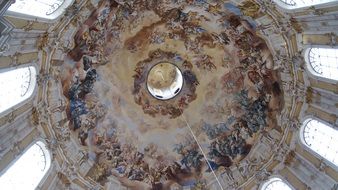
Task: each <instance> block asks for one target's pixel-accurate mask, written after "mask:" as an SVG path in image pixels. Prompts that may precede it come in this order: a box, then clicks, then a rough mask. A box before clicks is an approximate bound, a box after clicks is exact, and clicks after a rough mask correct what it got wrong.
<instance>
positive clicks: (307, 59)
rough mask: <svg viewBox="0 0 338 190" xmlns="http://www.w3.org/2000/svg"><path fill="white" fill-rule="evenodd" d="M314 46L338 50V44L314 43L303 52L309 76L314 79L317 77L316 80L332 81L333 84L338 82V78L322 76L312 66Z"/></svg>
mask: <svg viewBox="0 0 338 190" xmlns="http://www.w3.org/2000/svg"><path fill="white" fill-rule="evenodd" d="M312 48H324V49H337V50H338V46H322V45H313V46H310V47H307V48H306V49H305V50H304V53H303V57H304V61H305V65H306V66H305V67H306V71H307V73H308V74H309V76H310V77H311V78H313V79H316V80H320V81H323V82H327V83H331V84H336V83H338V80H335V79H331V78H326V77H323V76H321V75H320V74H318V73H317V72H316V71H315V70H314V69H313V67H312V65H311V61H310V56H309V54H310V50H311V49H312Z"/></svg>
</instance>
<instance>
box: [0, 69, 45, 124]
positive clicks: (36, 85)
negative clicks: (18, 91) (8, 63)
mask: <svg viewBox="0 0 338 190" xmlns="http://www.w3.org/2000/svg"><path fill="white" fill-rule="evenodd" d="M24 67H33V68H34V69H35V78H34V77H33V81H32V83H31V84H33V83H35V85H34V87H33V89H32V94H31V95H30V96H29V97H27V98H26V99H25V100H23V101H21V102H19V103H17V104H15V105H13V106H12V107H10V108H8V109H6V110H5V111H3V112H0V117H3V116H5V115H7V114H9V113H12V112H14V111H16V110H17V109H19V108H20V107H22V106H24V105H25V104H27V103H28V102H30V101H33V102H34V99H35V97H36V94H37V93H38V84H37V80H38V79H37V76H38V74H39V68H38V66H37V64H35V63H29V64H22V65H20V66H15V67H5V68H0V73H2V72H6V71H10V70H15V69H19V68H24ZM25 111H27V110H25ZM0 128H1V127H0Z"/></svg>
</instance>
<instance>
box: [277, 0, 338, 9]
mask: <svg viewBox="0 0 338 190" xmlns="http://www.w3.org/2000/svg"><path fill="white" fill-rule="evenodd" d="M334 1H336V0H275V2H276V3H277V4H279V5H280V6H282V7H284V8H286V9H296V8H301V7H309V6H314V5H319V4H324V3H329V2H334Z"/></svg>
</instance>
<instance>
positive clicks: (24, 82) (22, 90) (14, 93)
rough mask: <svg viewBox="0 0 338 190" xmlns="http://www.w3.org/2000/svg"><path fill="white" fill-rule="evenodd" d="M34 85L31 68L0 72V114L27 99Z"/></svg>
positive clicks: (33, 72)
mask: <svg viewBox="0 0 338 190" xmlns="http://www.w3.org/2000/svg"><path fill="white" fill-rule="evenodd" d="M35 85H36V70H35V67H33V66H28V67H22V68H17V69H12V70H7V71H5V70H2V71H1V70H0V89H1V90H0V113H2V112H3V111H5V110H7V109H9V108H11V107H13V106H15V105H17V104H19V103H20V102H23V101H25V100H26V99H28V98H29V97H30V96H31V95H32V94H33V91H34V88H35Z"/></svg>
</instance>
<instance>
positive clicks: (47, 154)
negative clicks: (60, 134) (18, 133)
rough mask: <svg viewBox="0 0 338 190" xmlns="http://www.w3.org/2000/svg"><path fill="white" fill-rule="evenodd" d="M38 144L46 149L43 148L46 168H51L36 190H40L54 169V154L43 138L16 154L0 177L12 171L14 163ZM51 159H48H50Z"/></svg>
mask: <svg viewBox="0 0 338 190" xmlns="http://www.w3.org/2000/svg"><path fill="white" fill-rule="evenodd" d="M35 144H38V146H40V147H41V144H42V145H43V146H45V147H41V149H42V151H43V153H44V155H45V158H46V166H48V167H49V168H48V169H47V170H46V172H45V174H44V175H43V177H42V178H41V180H40V181H39V183H38V184H37V186H36V189H39V187H40V186H41V184H43V183H44V182H45V181H46V179H47V177H48V176H49V175H50V173H51V171H52V168H53V164H52V163H53V154H52V153H51V151H50V150H49V149H48V147H47V142H46V141H45V140H44V139H42V138H38V139H34V140H33V141H32V142H31V143H29V144H28V145H27V146H26V147H25V148H24V149H23V150H22V151H21V152H20V153H19V154H16V155H15V156H14V159H13V160H11V161H10V162H9V164H8V165H7V166H6V167H5V168H3V170H1V171H0V176H1V175H3V174H4V173H5V172H6V171H7V170H8V169H10V168H11V167H12V166H13V165H14V163H16V162H17V161H18V160H19V159H20V158H21V157H22V156H23V155H24V154H25V153H26V152H27V151H28V150H29V149H30V148H31V147H32V146H33V145H35ZM47 157H48V158H49V159H48V158H47ZM47 160H49V161H47Z"/></svg>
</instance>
